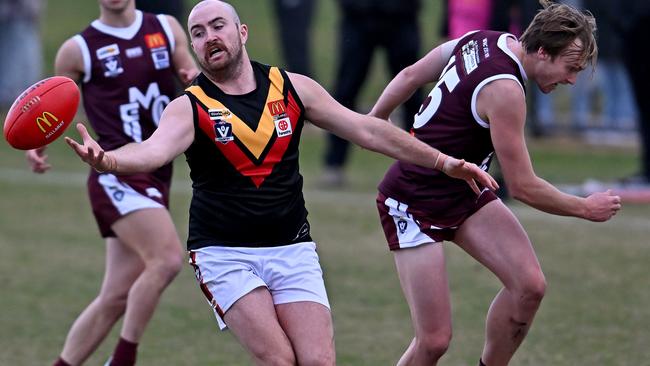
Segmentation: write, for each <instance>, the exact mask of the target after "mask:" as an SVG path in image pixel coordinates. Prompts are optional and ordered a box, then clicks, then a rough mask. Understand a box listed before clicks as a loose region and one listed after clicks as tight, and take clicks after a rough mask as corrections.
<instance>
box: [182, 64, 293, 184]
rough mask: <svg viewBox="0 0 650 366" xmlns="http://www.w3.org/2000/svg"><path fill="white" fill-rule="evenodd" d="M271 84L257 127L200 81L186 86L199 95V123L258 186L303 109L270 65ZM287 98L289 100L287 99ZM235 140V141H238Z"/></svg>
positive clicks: (279, 155) (284, 147)
mask: <svg viewBox="0 0 650 366" xmlns="http://www.w3.org/2000/svg"><path fill="white" fill-rule="evenodd" d="M268 76H269V79H270V81H271V85H270V88H269V91H268V93H267V96H266V100H265V102H264V105H265V106H266V108H264V110H263V112H262V114H261V116H260V117H259V119H258V121H257V123H256V128H252V127H251V126H250V125H249V124H247V123H246V122H244V121H243V120H242V118H245V117H244V116H242V117H240V116H239V115H238V114H237V113H235V112H233V111H231V110H229V109H228V108H227V107H226V106H225V105H224V104H223V103H221V102H220V101H219V100H217V99H214V98H211V97H209V96H208V95H207V94H206V93H205V92H204V91H203V89H202V88H201V87H200V86H198V85H193V86H191V87H189V88H187V91H188V92H189V93H191V94H193V95H194V96H195V97H196V99H197V104H198V106H199V108H197V111H198V122H199V127H200V129H201V131H203V133H205V134H206V135H207V136H208V137H210V139H211V140H212V141H213V142H214V144H215V145H216V146H217V148H218V149H219V150H220V151H221V153H222V154H223V155H224V156H225V157H226V158H227V159H228V160H229V161H230V162H231V163H232V165H233V166H234V167H235V168H236V169H237V171H239V172H240V173H241V174H242V175H245V176H247V177H250V178H251V180H252V181H253V183H254V184H255V186H257V187H259V186H260V185H261V184H262V183H263V182H264V179H265V178H266V177H268V176H269V175H270V174H271V171H272V170H273V167H274V166H275V164H277V163H278V162H279V161H280V160H282V156H283V155H284V153H285V152H286V151H287V148H288V147H289V142H290V141H291V135H292V131H294V130H295V129H296V124H297V123H298V121H299V118H300V116H301V113H302V110H301V108H300V107H299V106H298V103H297V102H296V99H295V98H294V96H293V95H292V93H290V92H289V93H287V95H286V97H285V95H284V94H283V91H284V78H283V77H282V75H281V74H280V70H279V69H278V68H276V67H273V68H271V69H270V72H269V75H268ZM285 99H286V100H285ZM235 141H236V142H235Z"/></svg>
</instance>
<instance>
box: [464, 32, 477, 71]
mask: <svg viewBox="0 0 650 366" xmlns="http://www.w3.org/2000/svg"><path fill="white" fill-rule="evenodd" d="M461 55H462V56H463V65H464V66H465V71H466V72H467V74H468V75H469V74H470V73H471V72H472V71H474V70H476V68H477V67H478V64H479V63H480V60H479V56H478V42H477V41H476V40H470V41H469V42H467V43H466V44H464V45H463V47H462V48H461Z"/></svg>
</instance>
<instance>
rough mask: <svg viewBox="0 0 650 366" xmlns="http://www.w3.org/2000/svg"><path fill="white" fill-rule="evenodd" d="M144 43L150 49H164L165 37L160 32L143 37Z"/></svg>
mask: <svg viewBox="0 0 650 366" xmlns="http://www.w3.org/2000/svg"><path fill="white" fill-rule="evenodd" d="M144 41H145V43H146V44H147V47H149V48H150V49H153V48H160V47H165V46H166V45H167V42H165V37H164V36H163V34H162V33H160V32H156V33H151V34H147V35H145V36H144Z"/></svg>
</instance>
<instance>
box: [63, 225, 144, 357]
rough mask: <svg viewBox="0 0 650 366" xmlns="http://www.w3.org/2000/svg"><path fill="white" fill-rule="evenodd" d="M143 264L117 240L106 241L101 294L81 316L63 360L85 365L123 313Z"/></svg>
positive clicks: (64, 350) (71, 329) (68, 340)
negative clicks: (130, 290)
mask: <svg viewBox="0 0 650 366" xmlns="http://www.w3.org/2000/svg"><path fill="white" fill-rule="evenodd" d="M143 268H144V264H143V263H142V261H140V259H139V258H138V256H137V255H136V253H135V252H133V251H132V250H131V249H129V248H128V247H126V246H125V245H124V244H123V243H121V242H120V241H119V240H118V239H116V238H107V239H106V269H105V273H104V280H103V283H102V287H101V290H100V292H99V295H98V296H97V297H96V298H95V299H94V300H93V301H92V302H91V303H90V305H88V307H87V308H86V309H85V310H84V311H83V312H82V313H81V315H79V317H78V318H77V320H75V322H74V324H73V325H72V327H71V328H70V331H69V332H68V336H67V337H66V340H65V344H64V346H63V351H62V352H61V358H62V359H64V360H65V361H66V362H68V363H69V364H71V365H80V364H82V363H83V362H84V361H85V360H86V359H87V358H88V357H89V356H90V355H91V354H92V353H93V352H94V351H95V349H96V348H97V347H98V346H99V344H100V343H101V342H102V341H103V340H104V338H105V337H106V335H107V334H108V332H109V331H110V330H111V328H112V327H113V325H114V324H115V322H117V320H118V319H119V318H120V317H121V316H122V314H124V310H125V308H126V299H127V295H128V293H129V289H130V288H131V285H132V284H133V282H134V281H135V280H136V279H137V278H138V276H139V275H140V273H141V272H142V270H143Z"/></svg>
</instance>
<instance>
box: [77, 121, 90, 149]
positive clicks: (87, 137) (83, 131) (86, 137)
mask: <svg viewBox="0 0 650 366" xmlns="http://www.w3.org/2000/svg"><path fill="white" fill-rule="evenodd" d="M77 131H79V135H80V136H81V140H82V141H83V142H84V144H85V143H87V142H88V141H94V140H93V138H92V137H90V134H89V133H88V130H87V129H86V126H84V124H83V123H77Z"/></svg>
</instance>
